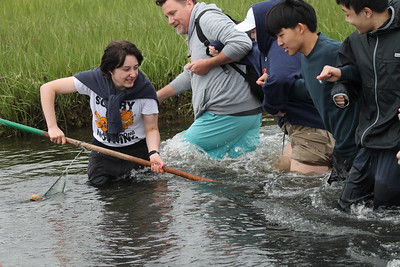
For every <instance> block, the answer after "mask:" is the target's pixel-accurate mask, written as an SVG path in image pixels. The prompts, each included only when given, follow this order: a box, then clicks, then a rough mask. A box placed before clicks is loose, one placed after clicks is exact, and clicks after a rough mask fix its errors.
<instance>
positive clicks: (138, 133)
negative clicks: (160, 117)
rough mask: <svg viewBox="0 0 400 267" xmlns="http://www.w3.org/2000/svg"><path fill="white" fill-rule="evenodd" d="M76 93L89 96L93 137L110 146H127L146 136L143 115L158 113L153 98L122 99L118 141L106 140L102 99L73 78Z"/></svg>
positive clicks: (105, 123) (105, 122)
mask: <svg viewBox="0 0 400 267" xmlns="http://www.w3.org/2000/svg"><path fill="white" fill-rule="evenodd" d="M74 84H75V87H76V89H77V91H78V93H80V94H83V95H88V96H89V97H90V109H91V110H92V112H93V116H92V129H93V137H94V138H95V139H96V140H97V141H99V142H101V143H103V144H105V145H107V146H111V147H122V146H129V145H132V144H135V143H137V142H139V141H140V140H142V139H144V138H146V132H145V128H144V122H143V115H151V114H158V105H157V101H156V100H154V99H136V100H124V101H122V103H121V106H120V113H121V120H122V126H123V128H124V129H125V131H124V132H122V133H120V135H119V141H118V142H116V143H114V142H109V141H107V137H106V132H107V119H106V111H107V109H106V108H105V104H104V99H103V98H102V97H100V96H99V95H97V94H96V93H94V92H93V91H92V90H91V89H90V88H89V87H87V86H86V85H84V84H83V83H81V82H80V81H79V80H78V79H76V78H74Z"/></svg>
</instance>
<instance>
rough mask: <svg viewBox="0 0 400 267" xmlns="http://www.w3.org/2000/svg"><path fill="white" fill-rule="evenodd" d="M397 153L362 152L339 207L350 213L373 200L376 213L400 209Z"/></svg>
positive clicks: (363, 150)
mask: <svg viewBox="0 0 400 267" xmlns="http://www.w3.org/2000/svg"><path fill="white" fill-rule="evenodd" d="M397 152H398V151H397V150H383V149H368V148H362V149H361V150H360V151H359V152H358V154H357V156H356V158H355V159H354V162H353V166H352V168H351V170H350V173H349V178H348V179H347V180H346V182H345V184H344V187H343V191H342V195H341V196H340V199H339V206H340V208H341V209H343V210H350V205H351V204H355V203H357V202H360V201H365V200H369V199H372V200H373V202H374V209H377V208H379V207H383V208H386V207H393V206H400V165H398V164H397V158H396V154H397Z"/></svg>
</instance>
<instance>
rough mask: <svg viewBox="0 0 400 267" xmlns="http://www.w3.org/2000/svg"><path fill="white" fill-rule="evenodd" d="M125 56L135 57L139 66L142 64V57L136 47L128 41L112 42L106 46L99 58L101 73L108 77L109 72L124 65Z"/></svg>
mask: <svg viewBox="0 0 400 267" xmlns="http://www.w3.org/2000/svg"><path fill="white" fill-rule="evenodd" d="M127 55H132V56H135V57H136V59H137V61H138V62H139V65H141V64H142V61H143V55H142V53H141V52H140V50H139V49H138V48H137V47H136V45H134V44H132V43H131V42H129V41H112V42H111V43H109V44H108V45H107V47H106V49H105V50H104V54H103V57H102V58H101V64H100V70H101V72H103V74H104V75H105V76H107V77H109V76H110V72H111V71H113V70H115V69H116V68H119V67H121V66H122V65H123V64H124V62H125V58H126V56H127Z"/></svg>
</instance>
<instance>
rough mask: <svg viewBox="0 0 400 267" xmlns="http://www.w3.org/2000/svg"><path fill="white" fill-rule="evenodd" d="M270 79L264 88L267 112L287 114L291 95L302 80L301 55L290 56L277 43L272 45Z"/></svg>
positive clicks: (269, 68) (269, 63)
mask: <svg viewBox="0 0 400 267" xmlns="http://www.w3.org/2000/svg"><path fill="white" fill-rule="evenodd" d="M267 58H268V63H267V68H266V69H267V73H268V74H269V77H268V79H267V81H266V83H265V85H264V87H263V91H264V95H265V100H264V103H263V106H264V109H265V111H267V112H268V113H270V114H272V115H275V114H277V113H278V112H279V111H281V112H286V107H287V103H288V99H289V94H290V93H291V90H292V89H293V87H294V86H293V85H294V83H295V82H296V80H297V79H298V78H300V73H301V70H300V55H295V56H289V55H288V54H286V53H285V51H284V50H283V49H282V47H279V46H278V45H277V44H276V42H274V44H272V45H271V48H270V50H269V53H268V55H267Z"/></svg>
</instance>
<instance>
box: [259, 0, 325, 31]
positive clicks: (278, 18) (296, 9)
mask: <svg viewBox="0 0 400 267" xmlns="http://www.w3.org/2000/svg"><path fill="white" fill-rule="evenodd" d="M298 23H303V24H305V25H307V27H308V29H309V30H310V31H311V32H316V31H317V15H316V14H315V10H314V8H313V7H312V6H311V5H310V4H308V3H306V2H304V1H303V0H283V1H282V2H279V3H278V4H276V5H275V6H273V7H272V8H271V9H270V10H269V12H268V13H267V15H266V16H265V30H266V32H267V33H268V34H269V35H271V36H276V35H277V34H278V33H279V32H280V31H281V30H282V29H294V28H295V27H296V25H297V24H298Z"/></svg>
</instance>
